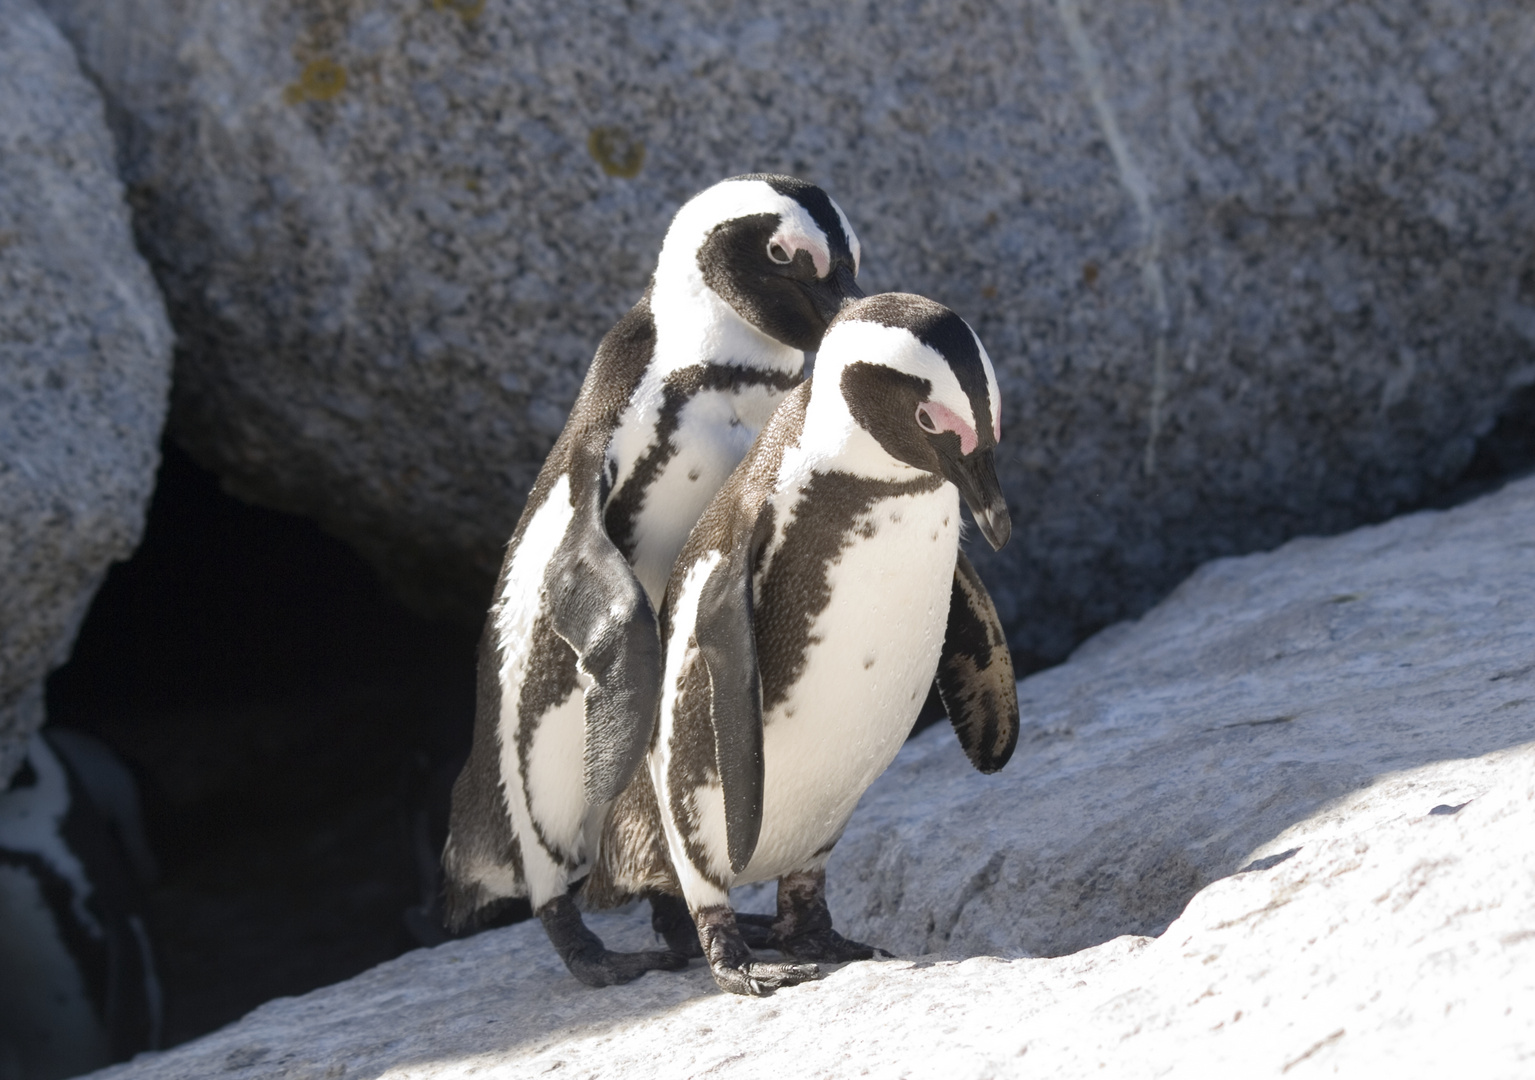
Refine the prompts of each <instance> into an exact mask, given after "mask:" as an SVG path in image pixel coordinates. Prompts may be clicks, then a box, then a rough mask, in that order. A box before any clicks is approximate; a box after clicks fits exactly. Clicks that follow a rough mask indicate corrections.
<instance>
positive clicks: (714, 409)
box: [615, 386, 784, 608]
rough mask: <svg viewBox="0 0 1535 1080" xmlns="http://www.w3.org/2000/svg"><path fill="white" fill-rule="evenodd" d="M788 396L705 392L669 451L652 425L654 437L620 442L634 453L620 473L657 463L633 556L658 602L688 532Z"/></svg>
mask: <svg viewBox="0 0 1535 1080" xmlns="http://www.w3.org/2000/svg"><path fill="white" fill-rule="evenodd" d="M783 396H784V393H783V391H780V390H775V389H773V388H771V387H766V386H746V387H739V388H735V389H731V390H703V391H700V392H698V393H697V394H695V395H693V397H692V398H690V399H689V400H688V402H687V403H686V404H685V405H683V407H682V409H681V411H680V413H679V414H678V417H677V426H676V430H675V431H674V432H672V433H671V434H670V436H669V437H668V438H669V441H670V446H669V448H668V451H667V453H665V454H655V448H656V445H657V443H658V441H659V440H660V438H662V437H663V436H662V435H661V434H660V433H659V432H657V431H656V429H654V428H653V429H652V432H651V438H650V439H649V440H645V441H642V440H640V439H637V438H628V439H625V440H622V441H620V440H615V446H618V447H619V448H620V451H621V453H627V454H633V455H634V457H633V458H632V459H631V460H624V457H622V456H620V457H619V458H618V459H617V464H618V470H619V475H621V476H625V477H627V476H628V475H630V474H631V473H632V472H633V471H634V466H635V463H636V462H637V461H638V460H639V459H640V457H642V456H644V455H646V454H655V457H656V459H657V460H658V461H659V468H658V469H657V470H656V472H655V474H654V476H653V478H651V480H650V482H649V484H648V485H647V487H646V489H645V492H644V501H643V502H642V504H641V506H640V512H639V515H638V518H637V520H636V522H635V530H634V554H633V560H632V561H633V565H634V572H635V576H636V577H638V578H639V580H640V584H641V585H642V586H644V588H645V591H646V593H647V594H649V596H650V602H651V603H652V604H653V605H655V606H656V607H658V608H659V606H660V604H661V598H662V596H663V594H664V593H665V592H666V581H667V578H668V577H669V576H670V574H671V571H672V563H674V562H675V561H676V559H677V554H678V552H680V551H681V550H682V545H683V544H684V543H685V542H686V541H687V538H688V533H689V532H691V531H692V529H693V526H694V525H695V524H696V523H697V522H698V518H699V516H700V515H702V514H703V512H704V508H705V507H707V506H708V505H709V500H711V499H712V498H714V495H715V493H716V492H718V491H719V489H720V487H721V486H723V484H724V483H725V480H726V479H727V478H728V477H729V476H730V473H731V470H733V469H734V468H735V467H736V466H737V465H738V464H740V461H741V459H742V458H743V457H745V456H746V451H747V450H748V449H750V447H751V444H752V440H753V439H755V438H756V437H757V433H758V432H759V431H760V430H761V429H762V425H763V424H765V423H766V422H767V418H768V417H769V416H771V415H772V412H773V409H774V408H776V407H777V405H778V402H779V401H781V400H782V399H783Z"/></svg>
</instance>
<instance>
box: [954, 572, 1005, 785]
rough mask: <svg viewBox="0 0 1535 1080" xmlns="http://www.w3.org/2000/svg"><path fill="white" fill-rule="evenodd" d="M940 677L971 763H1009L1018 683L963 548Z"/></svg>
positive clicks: (989, 768)
mask: <svg viewBox="0 0 1535 1080" xmlns="http://www.w3.org/2000/svg"><path fill="white" fill-rule="evenodd" d="M937 682H938V696H939V697H941V698H942V699H943V705H944V708H945V709H947V710H948V713H949V722H950V723H952V724H953V725H954V733H955V734H956V735H958V736H959V744H960V746H962V747H964V749H965V756H966V757H968V758H969V759H970V764H972V765H974V766H975V767H976V768H977V769H979V770H980V771H981V772H983V773H993V772H996V771H997V770H998V769H1000V768H1002V766H1004V765H1006V764H1007V759H1008V758H1010V757H1012V756H1013V747H1015V746H1016V745H1017V744H1018V683H1017V680H1015V679H1014V677H1013V660H1012V657H1011V656H1010V655H1009V654H1008V651H1007V636H1006V635H1005V634H1004V633H1003V632H1002V621H1001V620H1000V619H998V618H997V609H996V607H994V606H993V605H992V602H991V596H990V595H989V594H988V593H987V592H986V586H985V585H984V584H983V583H982V582H981V579H980V576H979V575H978V574H977V573H976V572H975V567H973V566H971V565H970V560H969V559H967V558H965V553H964V552H963V551H961V552H960V553H959V559H958V561H956V562H955V564H954V589H953V592H952V593H950V596H949V624H948V628H947V629H946V630H945V631H944V636H943V653H942V655H941V656H940V657H939V659H938V679H937Z"/></svg>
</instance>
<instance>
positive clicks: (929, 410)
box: [917, 401, 981, 454]
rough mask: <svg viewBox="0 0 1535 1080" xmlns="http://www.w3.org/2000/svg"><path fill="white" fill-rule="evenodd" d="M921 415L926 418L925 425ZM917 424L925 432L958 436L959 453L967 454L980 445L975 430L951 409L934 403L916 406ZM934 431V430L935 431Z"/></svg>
mask: <svg viewBox="0 0 1535 1080" xmlns="http://www.w3.org/2000/svg"><path fill="white" fill-rule="evenodd" d="M923 414H926V416H927V423H925V424H924V423H923V422H922V417H923ZM917 423H918V425H920V426H921V427H922V428H923V429H924V430H926V431H933V432H934V434H936V433H937V432H941V431H952V432H954V434H956V435H958V436H959V452H960V453H961V454H968V453H970V452H971V451H973V450H974V449H975V448H976V446H978V445H979V444H980V441H981V440H980V439H979V438H978V437H977V436H976V434H975V429H974V428H972V427H971V426H970V425H969V424H967V423H965V421H964V419H963V418H962V417H961V416H960V415H959V413H957V412H955V411H954V410H953V409H950V408H948V407H947V406H945V405H940V404H939V403H938V402H936V401H924V402H923V403H922V404H921V405H918V406H917ZM935 429H936V430H935Z"/></svg>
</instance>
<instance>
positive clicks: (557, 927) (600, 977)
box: [538, 896, 688, 986]
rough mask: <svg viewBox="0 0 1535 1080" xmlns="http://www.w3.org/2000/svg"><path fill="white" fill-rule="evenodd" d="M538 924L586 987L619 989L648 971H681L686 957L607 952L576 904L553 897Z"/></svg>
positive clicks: (667, 952) (668, 953) (669, 953)
mask: <svg viewBox="0 0 1535 1080" xmlns="http://www.w3.org/2000/svg"><path fill="white" fill-rule="evenodd" d="M538 918H539V921H540V922H542V923H543V924H544V932H545V933H547V934H548V935H549V940H550V942H552V943H553V945H554V951H555V952H557V953H559V954H560V959H561V960H563V961H565V966H566V967H567V968H569V969H570V973H571V974H572V975H574V976H575V977H576V978H577V979H579V980H580V981H581V982H584V983H585V984H586V985H587V986H618V985H620V984H622V983H626V982H633V981H634V980H635V979H637V978H639V977H640V976H641V975H643V974H645V972H647V971H680V970H682V969H683V968H685V967H687V966H688V958H687V957H686V956H682V955H679V954H678V953H675V952H672V951H670V950H658V951H653V952H636V953H620V952H609V951H608V949H607V947H606V946H604V945H603V944H602V939H601V938H599V937H598V936H597V935H596V934H594V933H592V932H591V931H590V930H589V929H587V926H586V923H585V922H583V921H582V919H581V912H580V911H579V910H577V908H576V902H575V901H574V900H572V899H571V898H570V897H569V896H556V897H555V898H554V899H553V900H550V901H549V902H548V903H547V904H545V905H544V906H543V907H541V908H539V909H538Z"/></svg>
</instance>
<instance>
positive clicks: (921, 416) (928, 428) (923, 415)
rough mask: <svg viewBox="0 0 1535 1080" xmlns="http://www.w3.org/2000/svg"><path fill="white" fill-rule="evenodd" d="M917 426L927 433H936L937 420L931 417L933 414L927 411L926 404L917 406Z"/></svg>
mask: <svg viewBox="0 0 1535 1080" xmlns="http://www.w3.org/2000/svg"><path fill="white" fill-rule="evenodd" d="M917 426H918V427H919V428H921V429H922V430H923V431H925V432H927V433H928V434H929V435H937V434H938V422H937V421H935V420H934V419H933V414H932V413H930V412H928V411H927V406H926V405H918V406H917Z"/></svg>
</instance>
